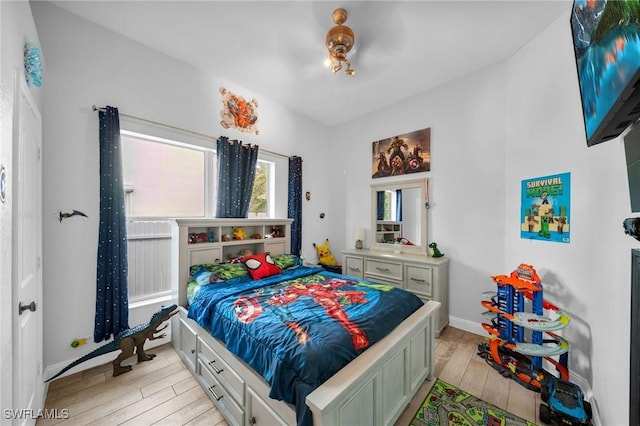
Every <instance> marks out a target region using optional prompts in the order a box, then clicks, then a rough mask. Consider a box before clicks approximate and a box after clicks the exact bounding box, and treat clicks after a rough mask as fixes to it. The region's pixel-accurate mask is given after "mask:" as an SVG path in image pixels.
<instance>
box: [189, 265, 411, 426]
mask: <svg viewBox="0 0 640 426" xmlns="http://www.w3.org/2000/svg"><path fill="white" fill-rule="evenodd" d="M422 305H423V303H422V301H421V300H420V299H419V298H417V297H416V296H415V295H413V294H411V293H409V292H406V291H403V290H399V289H397V288H394V287H392V286H388V285H382V284H375V283H372V282H369V281H365V280H360V279H357V278H353V277H349V276H345V275H339V274H335V273H331V272H328V271H325V270H323V269H321V268H309V267H299V268H296V269H288V270H285V271H283V273H282V274H278V275H275V276H271V277H268V278H264V279H261V280H257V281H254V280H251V278H250V277H241V278H235V279H231V280H228V281H225V282H223V283H216V284H211V285H207V286H204V287H202V288H201V289H200V290H199V291H198V293H197V294H196V295H195V297H194V300H193V302H192V303H191V305H190V306H189V318H193V319H194V320H196V321H197V322H198V323H199V324H200V325H201V326H202V327H204V328H206V329H208V330H210V331H211V334H212V335H213V337H215V338H217V339H218V340H221V341H222V342H224V343H225V344H226V347H227V349H229V350H230V351H231V352H233V353H234V354H236V355H237V356H239V357H240V358H242V359H243V360H244V361H245V362H246V363H247V364H249V365H250V366H251V367H252V368H253V369H254V370H256V371H257V372H258V373H259V374H261V375H262V376H263V377H264V379H265V380H266V381H267V382H268V383H269V385H270V386H271V391H270V394H269V396H270V397H271V398H275V399H278V400H284V401H286V402H288V403H291V404H294V405H295V407H296V418H297V422H298V425H311V424H312V423H313V421H312V417H311V412H310V410H309V409H308V407H307V406H306V404H305V399H306V397H307V395H308V394H310V393H311V392H312V391H313V390H314V389H315V388H317V387H318V386H320V385H321V384H322V383H323V382H325V381H326V380H327V379H328V378H329V377H331V376H332V375H333V374H335V373H336V372H337V371H338V370H340V369H341V368H342V367H344V366H345V365H346V364H348V363H349V361H351V360H352V359H354V358H355V357H356V356H358V355H359V354H360V353H362V352H363V351H365V350H366V349H367V348H368V347H370V346H371V345H373V344H374V343H375V342H377V341H378V340H380V339H382V338H383V337H384V336H386V335H387V334H388V333H389V332H391V331H392V330H393V329H394V328H395V327H396V326H397V325H398V324H399V323H400V322H402V321H403V320H404V319H405V318H407V317H408V316H409V315H411V313H413V312H414V311H415V310H417V309H418V308H420V306H422Z"/></svg>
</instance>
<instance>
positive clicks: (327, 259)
mask: <svg viewBox="0 0 640 426" xmlns="http://www.w3.org/2000/svg"><path fill="white" fill-rule="evenodd" d="M313 246H314V247H315V248H316V251H317V252H318V259H319V262H320V264H321V265H330V266H335V265H337V264H338V261H337V260H336V258H335V257H333V254H331V250H329V240H328V239H327V240H325V241H324V244H323V245H320V244H316V243H313Z"/></svg>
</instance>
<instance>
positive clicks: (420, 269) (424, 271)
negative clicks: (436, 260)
mask: <svg viewBox="0 0 640 426" xmlns="http://www.w3.org/2000/svg"><path fill="white" fill-rule="evenodd" d="M431 276H432V270H431V268H430V267H428V266H413V265H407V281H406V289H407V290H409V291H412V292H414V293H417V294H419V295H423V296H429V297H432V296H433V292H432V286H431V282H432V280H431Z"/></svg>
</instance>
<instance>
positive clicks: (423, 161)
mask: <svg viewBox="0 0 640 426" xmlns="http://www.w3.org/2000/svg"><path fill="white" fill-rule="evenodd" d="M371 164H372V172H371V177H372V178H380V177H387V176H398V175H406V174H409V173H420V172H428V171H430V170H431V128H426V129H422V130H416V131H414V132H410V133H405V134H403V135H398V136H393V137H391V138H387V139H382V140H379V141H375V142H373V144H372V158H371Z"/></svg>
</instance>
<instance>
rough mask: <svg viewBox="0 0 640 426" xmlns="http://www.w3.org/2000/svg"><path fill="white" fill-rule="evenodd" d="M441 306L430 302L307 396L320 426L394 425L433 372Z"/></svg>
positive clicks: (315, 421)
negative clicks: (437, 317)
mask: <svg viewBox="0 0 640 426" xmlns="http://www.w3.org/2000/svg"><path fill="white" fill-rule="evenodd" d="M439 307H440V304H439V303H438V302H433V301H430V302H427V303H426V304H425V305H424V306H423V307H422V308H420V309H419V310H418V311H416V312H415V313H414V314H413V315H411V316H410V317H409V318H407V319H406V320H405V321H403V322H402V323H401V324H400V325H399V326H398V327H397V328H396V329H395V330H393V332H392V333H391V334H390V335H388V336H387V337H385V338H384V339H382V340H381V341H379V342H378V343H376V344H375V345H373V346H372V347H371V348H369V349H367V350H366V351H365V352H364V353H362V354H361V355H359V356H358V357H357V358H356V359H354V360H353V361H351V362H350V363H349V364H348V365H347V366H346V367H344V368H343V369H342V370H340V371H339V372H338V373H336V374H335V375H333V376H332V377H331V378H330V379H329V380H327V381H326V382H325V383H323V384H322V386H320V387H319V388H318V389H316V390H315V391H313V392H312V393H311V394H310V395H309V396H308V397H307V405H308V406H309V408H310V409H311V411H312V412H313V420H314V424H315V425H392V424H394V422H395V421H396V420H397V419H398V417H400V414H402V411H403V410H404V409H405V407H406V406H407V405H408V404H409V402H410V401H411V398H412V397H413V395H415V393H416V392H417V391H418V389H419V388H420V385H421V384H422V382H423V381H424V380H426V379H427V378H429V377H430V376H431V373H432V371H433V348H434V339H435V333H434V330H435V322H434V321H435V318H436V311H437V310H438V308H439Z"/></svg>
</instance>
